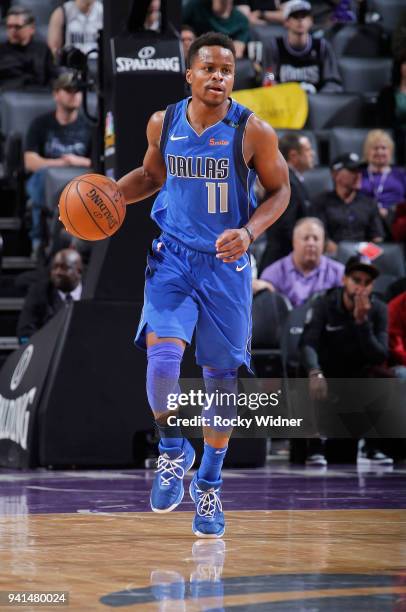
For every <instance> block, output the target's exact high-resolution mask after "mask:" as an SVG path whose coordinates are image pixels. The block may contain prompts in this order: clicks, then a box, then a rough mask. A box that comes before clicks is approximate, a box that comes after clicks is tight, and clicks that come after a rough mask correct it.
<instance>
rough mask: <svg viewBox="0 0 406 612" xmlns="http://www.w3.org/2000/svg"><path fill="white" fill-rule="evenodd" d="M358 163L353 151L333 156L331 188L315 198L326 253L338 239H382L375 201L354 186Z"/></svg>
mask: <svg viewBox="0 0 406 612" xmlns="http://www.w3.org/2000/svg"><path fill="white" fill-rule="evenodd" d="M361 167H362V164H361V161H360V159H359V157H358V155H357V154H356V153H345V154H344V155H340V156H339V157H337V158H336V159H335V160H334V161H333V163H332V165H331V172H332V176H333V182H334V191H329V192H327V193H323V194H321V195H320V196H318V197H317V198H316V199H315V204H314V210H315V214H316V216H317V217H320V219H321V220H322V221H323V223H324V226H325V228H326V235H327V245H326V250H327V252H328V253H330V254H335V253H336V251H337V244H338V243H339V242H341V241H342V240H354V241H359V242H361V241H372V242H382V240H383V236H384V229H383V225H382V221H381V218H380V216H379V211H378V207H377V205H376V203H375V202H374V201H373V200H372V199H371V198H369V197H367V196H366V195H364V194H363V193H360V192H359V191H358V189H357V187H358V185H359V183H360V172H361Z"/></svg>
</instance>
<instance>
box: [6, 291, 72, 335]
mask: <svg viewBox="0 0 406 612" xmlns="http://www.w3.org/2000/svg"><path fill="white" fill-rule="evenodd" d="M63 306H64V302H63V300H62V299H61V297H60V296H59V293H58V291H57V290H56V289H55V287H54V286H53V285H52V283H51V281H50V280H45V281H40V282H39V283H35V284H34V285H32V286H31V288H30V289H29V291H28V294H27V297H26V298H25V302H24V306H23V309H22V311H21V313H20V317H19V319H18V323H17V336H18V337H19V338H29V337H30V336H32V335H33V334H34V333H35V332H36V331H38V330H39V329H41V327H43V326H44V325H45V323H47V322H48V321H49V320H50V319H52V317H53V316H54V315H56V313H57V312H58V311H59V310H60V309H61V308H62V307H63Z"/></svg>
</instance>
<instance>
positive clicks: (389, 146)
mask: <svg viewBox="0 0 406 612" xmlns="http://www.w3.org/2000/svg"><path fill="white" fill-rule="evenodd" d="M394 146H395V145H394V142H393V140H392V138H391V137H390V136H389V134H387V133H386V132H384V131H383V130H371V131H370V132H369V133H368V136H367V137H366V140H365V143H364V157H365V159H366V161H367V163H368V166H367V167H366V168H365V169H364V170H363V171H362V183H361V191H362V193H364V194H365V195H367V196H369V197H370V198H373V199H374V200H375V202H376V203H377V205H378V208H379V212H380V214H381V216H382V217H383V218H384V219H386V218H387V217H388V215H389V221H391V216H392V214H393V213H394V207H395V206H396V204H399V203H400V202H403V201H405V200H406V172H405V171H404V170H403V169H401V168H396V167H391V163H392V158H393V150H394ZM390 213H392V214H390Z"/></svg>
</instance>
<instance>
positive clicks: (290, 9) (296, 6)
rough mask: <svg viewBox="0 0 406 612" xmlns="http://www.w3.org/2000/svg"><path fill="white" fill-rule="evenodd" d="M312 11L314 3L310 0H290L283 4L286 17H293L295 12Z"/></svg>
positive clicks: (309, 12)
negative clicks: (306, 0) (308, 0)
mask: <svg viewBox="0 0 406 612" xmlns="http://www.w3.org/2000/svg"><path fill="white" fill-rule="evenodd" d="M311 12H312V5H311V4H310V2H305V0H290V1H289V2H286V3H285V4H284V5H283V16H284V18H285V19H288V17H291V16H292V15H293V14H294V13H308V14H309V15H310V14H311Z"/></svg>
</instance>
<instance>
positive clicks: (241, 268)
mask: <svg viewBox="0 0 406 612" xmlns="http://www.w3.org/2000/svg"><path fill="white" fill-rule="evenodd" d="M248 264H249V261H247V263H246V264H244V265H243V266H237V267H236V271H237V272H241V270H244V268H246V267H247V266H248Z"/></svg>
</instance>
